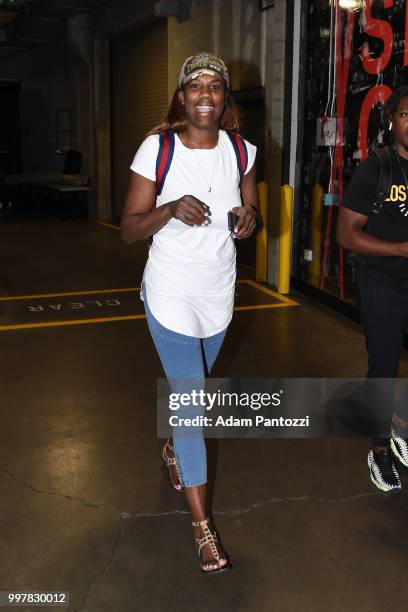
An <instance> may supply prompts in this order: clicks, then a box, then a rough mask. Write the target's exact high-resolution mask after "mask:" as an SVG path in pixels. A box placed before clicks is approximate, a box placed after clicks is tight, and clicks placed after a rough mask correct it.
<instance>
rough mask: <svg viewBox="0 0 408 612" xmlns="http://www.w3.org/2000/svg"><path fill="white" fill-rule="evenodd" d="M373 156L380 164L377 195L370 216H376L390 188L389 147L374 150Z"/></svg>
mask: <svg viewBox="0 0 408 612" xmlns="http://www.w3.org/2000/svg"><path fill="white" fill-rule="evenodd" d="M374 154H375V155H376V156H377V158H378V161H379V162H380V180H379V181H378V187H377V195H376V198H375V202H374V204H373V208H372V211H371V214H372V215H377V214H378V213H379V212H380V210H381V209H382V207H383V206H384V200H385V199H386V198H387V197H388V194H389V192H390V188H391V182H392V166H391V153H390V147H389V146H387V147H382V148H381V149H375V151H374Z"/></svg>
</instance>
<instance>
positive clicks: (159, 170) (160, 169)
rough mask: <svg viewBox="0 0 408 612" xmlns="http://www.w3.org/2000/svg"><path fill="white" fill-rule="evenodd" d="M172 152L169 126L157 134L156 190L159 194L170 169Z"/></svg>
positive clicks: (171, 133)
mask: <svg viewBox="0 0 408 612" xmlns="http://www.w3.org/2000/svg"><path fill="white" fill-rule="evenodd" d="M173 154H174V132H173V130H172V129H171V128H169V129H168V130H166V131H165V132H160V135H159V152H158V153H157V158H156V191H157V195H160V194H161V192H162V189H163V185H164V181H165V180H166V176H167V174H168V171H169V170H170V165H171V161H172V159H173Z"/></svg>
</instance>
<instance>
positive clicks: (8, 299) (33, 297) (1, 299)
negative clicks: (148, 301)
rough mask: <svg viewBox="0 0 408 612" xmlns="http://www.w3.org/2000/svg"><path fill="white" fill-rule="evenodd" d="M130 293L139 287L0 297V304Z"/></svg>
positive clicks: (138, 289)
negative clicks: (75, 296) (74, 296)
mask: <svg viewBox="0 0 408 612" xmlns="http://www.w3.org/2000/svg"><path fill="white" fill-rule="evenodd" d="M131 291H140V287H129V288H125V289H98V290H95V289H93V290H92V291H70V292H68V291H67V292H64V293H38V294H37V295H12V296H9V297H0V302H15V301H17V300H36V299H39V298H52V297H70V296H73V295H96V294H98V293H129V292H131Z"/></svg>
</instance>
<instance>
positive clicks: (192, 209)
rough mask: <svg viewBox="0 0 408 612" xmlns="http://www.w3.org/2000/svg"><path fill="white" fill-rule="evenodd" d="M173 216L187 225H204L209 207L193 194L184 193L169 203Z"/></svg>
mask: <svg viewBox="0 0 408 612" xmlns="http://www.w3.org/2000/svg"><path fill="white" fill-rule="evenodd" d="M169 207H170V209H171V213H172V216H173V217H174V218H175V219H178V220H179V221H182V222H183V223H185V224H186V225H191V226H194V225H203V223H204V222H205V219H206V215H207V214H208V212H209V210H210V209H209V207H208V206H207V204H204V202H201V201H200V200H198V199H197V198H195V197H194V196H192V195H183V196H181V198H179V199H178V200H175V201H174V202H171V203H170V204H169Z"/></svg>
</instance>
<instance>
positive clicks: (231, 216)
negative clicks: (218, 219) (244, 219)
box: [228, 211, 239, 232]
mask: <svg viewBox="0 0 408 612" xmlns="http://www.w3.org/2000/svg"><path fill="white" fill-rule="evenodd" d="M238 219H239V216H238V215H237V214H236V213H234V212H231V211H229V213H228V229H229V231H230V232H233V231H234V227H235V226H236V224H237V221H238Z"/></svg>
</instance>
